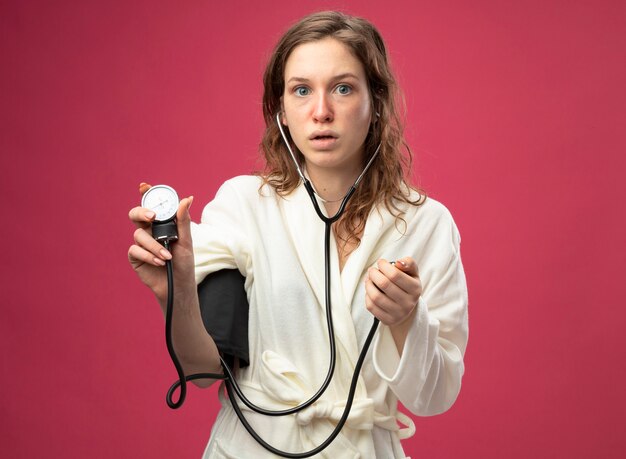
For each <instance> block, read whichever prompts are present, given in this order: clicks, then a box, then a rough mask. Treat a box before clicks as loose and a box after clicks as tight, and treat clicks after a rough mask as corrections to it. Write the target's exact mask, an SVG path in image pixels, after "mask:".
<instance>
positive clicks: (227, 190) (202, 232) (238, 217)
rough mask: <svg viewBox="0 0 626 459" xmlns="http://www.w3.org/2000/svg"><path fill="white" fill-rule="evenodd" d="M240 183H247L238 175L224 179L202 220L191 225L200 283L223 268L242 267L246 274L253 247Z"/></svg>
mask: <svg viewBox="0 0 626 459" xmlns="http://www.w3.org/2000/svg"><path fill="white" fill-rule="evenodd" d="M240 181H241V179H240ZM240 185H242V186H245V185H246V184H245V183H242V184H238V183H237V178H235V179H231V180H229V181H227V182H225V183H224V184H223V185H222V186H221V187H220V189H219V190H218V192H217V194H216V196H215V199H213V201H211V202H209V203H208V204H207V205H206V207H205V208H204V210H203V211H202V218H201V220H200V223H192V225H191V236H192V239H193V252H194V262H195V275H196V283H197V284H199V283H200V282H202V280H203V279H204V278H205V277H206V276H207V275H208V274H211V273H213V272H215V271H219V270H222V269H239V271H240V272H241V274H243V275H244V276H245V275H246V268H247V267H248V266H249V264H250V256H249V254H250V250H249V240H248V239H249V238H247V237H246V234H245V228H246V218H245V215H246V214H245V207H246V203H245V202H244V200H243V199H242V197H241V195H240V193H238V189H239V188H241V187H240Z"/></svg>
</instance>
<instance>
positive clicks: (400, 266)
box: [376, 257, 421, 295]
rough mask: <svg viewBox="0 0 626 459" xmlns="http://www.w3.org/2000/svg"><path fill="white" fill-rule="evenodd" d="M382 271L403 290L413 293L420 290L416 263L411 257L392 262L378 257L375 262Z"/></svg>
mask: <svg viewBox="0 0 626 459" xmlns="http://www.w3.org/2000/svg"><path fill="white" fill-rule="evenodd" d="M376 265H377V267H378V269H379V270H380V272H382V273H383V274H384V275H385V276H386V277H387V278H388V279H389V280H390V281H391V282H393V283H394V284H395V285H396V286H398V288H400V289H402V290H403V291H404V292H406V293H408V294H410V295H415V294H418V293H419V292H421V282H420V279H419V275H418V273H417V263H415V261H414V260H413V259H412V258H411V257H405V258H401V259H399V260H397V261H396V262H395V263H394V264H391V263H389V262H388V261H387V260H383V259H380V260H378V261H377V262H376Z"/></svg>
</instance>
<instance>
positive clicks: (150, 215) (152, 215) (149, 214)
mask: <svg viewBox="0 0 626 459" xmlns="http://www.w3.org/2000/svg"><path fill="white" fill-rule="evenodd" d="M155 215H156V214H155V213H154V212H146V218H147V219H148V220H152V219H153V218H154V216H155Z"/></svg>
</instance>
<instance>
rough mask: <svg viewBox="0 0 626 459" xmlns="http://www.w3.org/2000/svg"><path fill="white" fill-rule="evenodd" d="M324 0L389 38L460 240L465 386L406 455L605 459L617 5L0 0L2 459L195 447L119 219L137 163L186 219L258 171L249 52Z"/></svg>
mask: <svg viewBox="0 0 626 459" xmlns="http://www.w3.org/2000/svg"><path fill="white" fill-rule="evenodd" d="M328 8H339V9H342V10H345V11H348V12H351V13H354V14H357V15H362V16H365V17H367V18H369V19H371V20H372V21H373V22H375V24H377V26H378V27H379V29H380V30H381V32H382V33H383V35H384V36H385V38H386V41H387V44H388V47H389V49H390V50H391V57H392V60H393V63H394V65H395V69H396V73H397V75H398V77H399V80H400V81H401V83H402V85H403V86H404V89H405V93H406V101H407V106H408V129H407V134H408V139H409V141H410V144H411V145H412V147H413V150H414V152H415V153H416V157H417V165H416V171H417V174H418V175H419V177H420V180H421V184H422V185H423V186H424V187H425V188H426V189H427V190H428V192H429V193H430V195H431V196H433V197H434V198H436V199H438V200H440V201H442V202H444V203H445V204H446V205H447V206H448V207H449V208H450V210H451V211H452V213H453V215H454V216H455V219H456V221H457V223H458V226H459V228H460V230H461V233H462V236H463V245H462V247H463V259H464V263H465V267H466V271H467V277H468V284H469V292H470V323H471V333H470V343H469V347H468V351H467V355H466V366H467V370H466V375H465V379H464V386H463V390H462V392H461V395H460V397H459V399H458V401H457V403H456V404H455V406H454V407H453V408H452V409H451V410H450V411H449V412H448V413H446V414H444V415H442V416H437V417H433V418H423V419H417V420H416V424H417V434H416V435H415V436H414V437H413V438H412V439H411V440H408V441H406V442H405V445H406V451H407V454H408V455H411V456H413V457H414V458H416V457H428V458H459V457H464V458H528V457H541V458H552V457H580V458H588V457H606V458H608V457H615V458H617V457H624V454H625V453H626V438H625V435H624V431H623V430H624V415H625V414H626V395H625V393H624V378H625V376H626V370H625V364H624V361H625V357H626V355H625V354H626V338H625V337H624V329H625V326H626V313H625V312H624V309H625V308H624V305H625V301H624V298H625V297H626V282H625V281H624V277H625V275H626V269H625V262H626V250H625V248H626V243H625V242H626V241H625V239H626V236H625V235H626V231H625V230H624V224H625V223H626V222H625V217H624V213H625V206H624V198H625V197H626V196H625V193H624V191H623V183H624V178H623V176H624V174H625V172H626V161H625V159H624V157H625V152H626V134H625V132H626V129H625V124H626V117H625V114H624V111H625V110H624V107H625V106H626V96H625V90H624V85H625V82H626V46H625V41H626V40H625V39H626V33H625V32H624V31H625V30H626V3H625V2H623V1H597V2H589V1H577V0H573V1H518V2H502V1H496V0H493V1H486V0H485V1H474V2H467V1H463V0H458V1H441V2H425V1H418V2H409V1H406V2H394V1H376V2H374V1H371V2H368V1H363V2H357V1H334V2H330V1H318V2H313V1H303V2H299V3H298V2H294V1H286V0H281V1H274V2H252V1H250V2H242V1H228V2H209V1H183V2H177V1H171V2H169V1H161V2H154V1H148V0H146V1H132V2H126V1H108V2H85V1H79V0H76V1H64V2H45V1H23V2H18V1H4V2H2V3H1V4H0V37H1V38H0V39H1V48H0V52H1V70H0V107H1V108H0V115H1V123H0V132H1V137H0V148H1V153H2V155H1V158H2V160H1V161H2V163H1V168H0V174H1V180H0V187H1V189H2V196H4V199H5V202H7V203H8V209H7V210H6V211H5V212H4V213H3V214H4V215H3V218H2V222H3V223H2V235H3V239H4V241H3V242H4V244H3V245H4V248H3V250H2V252H3V253H4V254H5V256H4V257H3V261H4V263H3V264H2V267H1V268H0V270H1V273H0V274H1V279H2V283H1V285H2V295H1V297H2V300H1V302H2V308H1V311H2V319H1V320H0V340H1V341H0V352H1V356H2V358H1V363H2V367H1V368H2V387H1V391H0V422H1V423H2V425H1V429H0V444H1V445H2V446H1V449H2V456H3V457H11V458H22V457H23V458H31V457H55V458H56V457H59V458H60V457H90V458H108V457H120V458H137V457H177V458H178V457H180V458H198V457H200V455H201V453H202V451H203V449H204V446H205V444H206V441H207V438H208V435H209V429H210V427H211V424H212V421H213V419H214V416H215V413H216V409H217V400H216V394H215V388H213V389H210V390H208V391H201V390H199V389H195V388H193V389H191V390H190V393H189V396H188V400H187V403H186V405H185V406H184V407H183V408H182V409H181V410H178V411H171V410H169V409H168V408H167V406H166V405H165V401H164V396H165V391H166V388H167V387H168V386H169V384H170V383H171V382H172V380H173V379H174V378H175V373H174V369H173V367H172V365H171V363H170V362H169V360H168V357H167V354H166V349H165V344H164V338H163V319H162V317H161V314H160V313H159V312H158V308H157V306H156V304H155V302H154V301H153V298H152V297H151V294H150V293H149V292H148V291H146V290H145V289H144V288H143V287H142V286H141V285H140V284H139V282H138V281H137V280H136V279H135V277H134V274H133V272H132V271H131V269H130V267H129V266H128V263H127V261H126V251H127V248H128V245H129V244H130V243H131V240H132V227H131V224H130V223H129V222H128V220H127V217H126V215H127V212H128V209H129V208H130V207H132V206H134V205H136V204H137V203H138V200H139V195H138V193H137V185H138V183H139V182H140V181H143V180H145V181H149V182H151V183H159V182H161V183H168V184H170V185H172V186H174V187H175V188H177V190H178V191H179V193H180V194H181V195H183V196H187V195H190V194H193V195H195V197H196V204H195V205H194V208H193V209H192V214H193V216H194V218H195V219H198V218H199V216H200V212H201V209H202V206H203V205H204V203H206V202H207V201H208V200H210V199H211V198H212V197H213V195H214V193H215V191H216V189H217V187H218V186H219V184H220V183H221V182H222V181H224V180H225V179H227V178H229V177H231V176H234V175H239V174H246V173H249V172H251V171H252V170H253V169H254V168H255V167H257V165H258V162H257V161H256V151H257V144H258V141H259V139H260V134H261V129H262V124H261V115H260V113H261V110H260V99H261V83H260V74H261V72H262V69H263V67H264V63H265V60H266V57H267V55H268V54H269V52H270V50H271V48H272V46H273V44H274V42H275V41H276V39H277V38H278V37H279V36H280V34H281V33H282V32H283V31H284V30H285V29H286V27H287V25H288V24H290V23H291V22H293V21H294V20H296V19H298V18H299V17H301V16H302V15H304V14H306V13H309V12H312V11H315V10H320V9H328ZM619 183H622V185H619ZM268 422H270V421H268ZM382 459H384V458H382Z"/></svg>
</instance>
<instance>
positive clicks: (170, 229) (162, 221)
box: [142, 113, 380, 458]
mask: <svg viewBox="0 0 626 459" xmlns="http://www.w3.org/2000/svg"><path fill="white" fill-rule="evenodd" d="M276 123H277V125H278V129H279V130H280V134H281V136H282V138H283V141H284V143H285V145H286V146H287V149H288V150H289V154H290V155H291V158H292V159H293V161H294V163H295V165H296V169H297V171H298V175H299V176H300V178H301V180H302V182H303V184H304V187H305V189H306V191H307V193H308V194H309V197H310V198H311V202H312V203H313V207H314V208H315V212H316V213H317V216H318V217H319V218H320V219H321V220H322V221H323V222H324V225H325V231H324V283H325V309H326V324H327V327H328V340H329V343H330V362H329V365H328V372H327V374H326V378H325V380H324V382H323V383H322V385H321V387H320V388H319V389H318V390H317V392H316V393H315V394H314V395H313V396H312V397H311V398H309V399H308V400H307V401H305V402H303V403H301V404H300V405H298V406H296V407H292V408H288V409H285V410H268V409H265V408H262V407H260V406H257V405H255V404H254V403H252V402H251V401H250V400H248V398H247V397H246V396H245V395H244V393H243V392H242V391H241V388H240V387H239V385H238V384H237V382H236V380H235V375H234V374H233V372H232V370H231V369H230V366H229V365H228V364H227V363H226V362H225V361H224V359H223V358H222V357H221V356H220V361H221V364H222V369H223V371H224V373H225V374H218V373H196V374H193V375H189V376H185V374H184V372H183V369H182V366H181V364H180V361H179V360H178V357H177V355H176V352H175V351H174V346H173V344H172V313H173V302H174V274H173V271H174V270H173V267H172V262H171V260H167V261H166V271H167V282H168V291H167V309H166V314H165V341H166V345H167V350H168V353H169V354H170V357H171V359H172V362H173V363H174V366H175V368H176V372H177V373H178V381H176V382H175V383H174V384H173V385H172V386H171V387H170V389H169V390H168V392H167V396H166V402H167V405H168V406H169V407H170V408H172V409H177V408H180V407H181V406H182V404H183V402H184V401H185V397H186V394H187V381H193V380H196V379H207V378H208V379H222V380H224V384H225V386H226V391H227V393H228V398H229V399H230V402H231V404H232V407H233V410H234V411H235V414H236V415H237V417H238V418H239V420H240V421H241V423H242V425H243V426H244V427H245V429H246V430H247V431H248V432H249V433H250V435H252V437H253V438H254V439H255V440H256V441H257V442H258V443H259V444H260V445H261V446H263V447H264V448H265V449H267V450H268V451H270V452H271V453H273V454H276V455H278V456H282V457H288V458H304V457H310V456H313V455H315V454H318V453H319V452H321V451H322V450H323V449H325V448H326V447H327V446H328V445H330V443H331V442H332V441H333V440H334V439H335V438H336V437H337V435H339V433H340V432H341V429H342V428H343V426H344V424H345V423H346V421H347V420H348V416H349V415H350V410H351V408H352V403H353V401H354V396H355V393H356V387H357V383H358V378H359V374H360V372H361V368H362V366H363V362H364V361H365V355H366V354H367V351H368V350H369V347H370V345H371V343H372V340H373V338H374V334H375V333H376V329H377V328H378V323H379V320H378V319H377V318H376V317H374V321H373V324H372V327H371V328H370V331H369V333H368V335H367V338H366V339H365V343H364V344H363V348H362V350H361V353H360V354H359V358H358V360H357V362H356V365H355V367H354V374H353V375H352V381H351V383H350V390H349V391H348V397H347V399H346V405H345V408H344V410H343V414H342V416H341V418H340V419H339V421H338V422H337V425H336V426H335V428H334V429H333V431H332V433H331V434H330V435H329V436H328V438H327V439H326V440H325V441H324V442H323V443H322V444H320V445H319V446H318V447H316V448H314V449H312V450H310V451H306V452H302V453H289V452H286V451H281V450H278V449H276V448H274V447H273V446H272V445H270V444H268V443H267V442H266V441H264V440H263V439H262V438H261V437H260V436H259V434H258V433H257V432H256V431H255V430H254V429H253V428H252V426H251V425H250V424H249V423H248V421H247V420H246V418H245V416H244V414H243V413H242V411H241V408H240V407H239V405H238V403H237V400H236V399H235V395H236V396H237V397H238V398H239V399H240V400H241V401H242V402H243V404H244V405H246V406H247V407H248V408H249V409H250V410H252V411H255V412H257V413H260V414H264V415H266V416H286V415H289V414H294V413H297V412H299V411H301V410H303V409H305V408H307V407H309V406H311V405H312V404H313V403H315V402H316V401H317V400H318V399H319V398H320V397H321V396H322V394H323V393H324V392H325V391H326V389H327V388H328V386H329V384H330V382H331V380H332V377H333V373H334V371H335V362H336V355H337V349H336V343H335V333H334V327H333V320H332V307H331V284H330V280H331V276H330V274H331V273H330V236H331V226H332V224H333V223H334V222H336V221H337V220H339V219H340V218H341V216H342V215H343V213H344V211H345V208H346V205H347V203H348V201H349V200H350V198H351V197H352V195H353V194H354V192H355V191H356V189H357V186H358V185H359V183H360V182H361V180H362V179H363V177H364V176H365V173H366V172H367V170H368V169H369V168H370V166H371V165H372V163H373V161H374V159H375V158H376V156H378V152H379V150H380V145H378V148H376V151H375V152H374V154H373V155H372V157H371V158H370V159H369V161H368V162H367V164H366V165H365V168H364V169H363V172H361V175H359V176H358V177H357V179H356V180H355V182H354V184H353V185H352V186H351V187H350V189H349V190H348V192H347V193H346V195H345V196H344V197H343V198H342V200H341V204H340V205H339V209H338V210H337V212H336V213H335V215H333V216H331V217H327V216H326V215H324V213H323V212H322V210H321V209H320V206H319V203H318V200H317V198H316V192H315V189H314V188H313V185H312V184H311V181H310V180H309V179H307V178H306V177H305V175H304V173H303V172H302V169H301V168H300V165H299V164H298V160H297V159H296V155H295V154H294V152H293V150H292V148H291V145H290V143H289V141H288V139H287V135H286V134H285V131H284V130H283V127H282V125H281V122H280V113H278V114H277V115H276ZM320 199H321V198H320ZM142 207H148V208H151V209H153V210H155V212H156V214H157V215H156V217H155V221H154V224H153V236H154V237H155V239H157V240H158V241H159V242H160V243H161V244H163V246H164V247H165V248H166V249H168V250H169V249H170V245H171V242H173V241H176V240H177V239H178V235H177V232H176V222H175V216H176V209H177V208H178V196H177V195H176V192H175V191H174V190H173V189H172V188H170V187H168V186H166V185H157V186H155V187H152V188H151V189H150V190H148V191H147V192H146V193H145V194H144V196H143V199H142ZM179 386H180V395H179V398H178V401H176V402H174V401H173V400H172V395H173V393H174V391H175V390H176V389H177V388H178V387H179Z"/></svg>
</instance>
